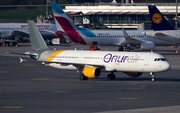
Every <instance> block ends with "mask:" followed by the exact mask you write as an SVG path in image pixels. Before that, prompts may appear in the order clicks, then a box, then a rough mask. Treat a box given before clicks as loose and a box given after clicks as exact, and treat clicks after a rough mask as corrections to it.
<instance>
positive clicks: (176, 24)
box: [175, 0, 178, 28]
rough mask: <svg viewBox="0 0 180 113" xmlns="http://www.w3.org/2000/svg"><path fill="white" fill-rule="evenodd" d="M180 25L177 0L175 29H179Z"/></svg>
mask: <svg viewBox="0 0 180 113" xmlns="http://www.w3.org/2000/svg"><path fill="white" fill-rule="evenodd" d="M177 24H178V2H177V0H176V17H175V27H176V28H177Z"/></svg>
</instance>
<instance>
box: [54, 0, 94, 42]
mask: <svg viewBox="0 0 180 113" xmlns="http://www.w3.org/2000/svg"><path fill="white" fill-rule="evenodd" d="M51 7H52V10H53V15H54V18H55V22H56V27H57V29H58V31H62V32H65V33H66V34H67V35H68V38H67V37H64V38H66V39H71V40H72V41H74V42H79V43H81V44H86V42H85V41H84V39H83V38H82V36H81V34H80V32H81V33H83V34H84V35H85V36H87V34H92V32H90V31H88V30H86V29H83V30H82V29H80V28H78V27H77V26H75V25H74V23H73V22H72V21H71V20H70V18H69V17H68V16H67V15H66V13H65V12H64V11H63V10H62V8H61V7H60V6H59V5H58V4H57V3H56V2H51ZM79 31H80V32H79ZM56 35H57V36H58V37H62V35H60V34H58V32H56Z"/></svg>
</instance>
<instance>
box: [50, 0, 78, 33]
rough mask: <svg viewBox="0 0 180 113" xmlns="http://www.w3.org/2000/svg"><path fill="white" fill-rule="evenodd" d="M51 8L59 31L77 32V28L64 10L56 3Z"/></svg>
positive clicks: (52, 3)
mask: <svg viewBox="0 0 180 113" xmlns="http://www.w3.org/2000/svg"><path fill="white" fill-rule="evenodd" d="M51 7H52V10H53V14H54V17H55V21H56V24H57V25H56V26H57V29H58V30H61V31H65V32H68V31H75V30H76V29H77V28H76V26H75V25H74V23H73V22H72V21H71V20H70V18H69V17H68V16H67V15H66V13H65V12H64V11H63V10H62V8H61V7H60V6H59V5H58V4H57V3H56V2H51Z"/></svg>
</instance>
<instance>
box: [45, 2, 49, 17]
mask: <svg viewBox="0 0 180 113" xmlns="http://www.w3.org/2000/svg"><path fill="white" fill-rule="evenodd" d="M48 3H49V0H46V17H48Z"/></svg>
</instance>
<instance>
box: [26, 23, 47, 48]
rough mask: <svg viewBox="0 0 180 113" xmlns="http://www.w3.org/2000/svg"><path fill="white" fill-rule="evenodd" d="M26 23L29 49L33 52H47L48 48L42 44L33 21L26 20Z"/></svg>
mask: <svg viewBox="0 0 180 113" xmlns="http://www.w3.org/2000/svg"><path fill="white" fill-rule="evenodd" d="M27 22H28V26H29V33H30V41H31V48H32V49H33V50H48V49H49V48H48V47H47V45H46V43H45V42H44V39H43V37H42V36H41V34H40V32H39V31H38V29H37V27H36V25H35V23H34V21H32V20H28V21H27Z"/></svg>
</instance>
